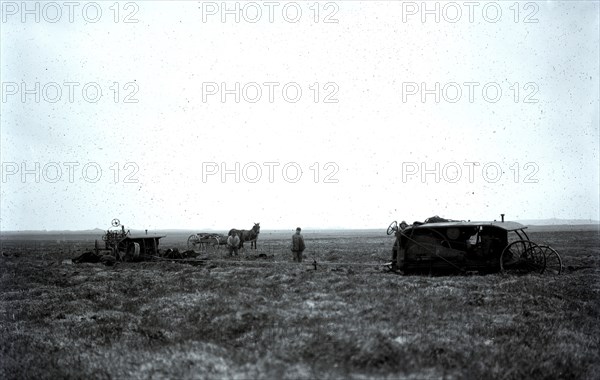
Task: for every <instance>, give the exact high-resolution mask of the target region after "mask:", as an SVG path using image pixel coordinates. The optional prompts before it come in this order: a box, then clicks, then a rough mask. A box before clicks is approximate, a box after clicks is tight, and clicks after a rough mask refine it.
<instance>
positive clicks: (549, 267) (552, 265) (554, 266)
mask: <svg viewBox="0 0 600 380" xmlns="http://www.w3.org/2000/svg"><path fill="white" fill-rule="evenodd" d="M539 247H540V249H541V250H542V252H543V253H544V257H545V258H546V270H545V271H544V273H548V274H551V275H557V274H560V273H561V272H562V269H563V264H562V259H561V258H560V255H559V254H558V252H556V250H555V249H554V248H552V247H550V246H548V245H540V246H539Z"/></svg>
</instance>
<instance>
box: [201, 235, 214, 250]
mask: <svg viewBox="0 0 600 380" xmlns="http://www.w3.org/2000/svg"><path fill="white" fill-rule="evenodd" d="M218 250H219V238H218V237H210V238H204V239H201V240H200V251H202V252H206V253H216V252H217V251H218Z"/></svg>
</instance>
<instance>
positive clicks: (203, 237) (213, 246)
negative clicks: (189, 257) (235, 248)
mask: <svg viewBox="0 0 600 380" xmlns="http://www.w3.org/2000/svg"><path fill="white" fill-rule="evenodd" d="M225 244H227V236H225V235H222V234H217V233H206V232H199V233H196V234H192V235H190V237H188V239H187V248H188V249H191V250H193V251H200V252H211V251H216V250H217V249H218V248H219V246H221V245H225Z"/></svg>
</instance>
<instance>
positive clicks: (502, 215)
mask: <svg viewBox="0 0 600 380" xmlns="http://www.w3.org/2000/svg"><path fill="white" fill-rule="evenodd" d="M500 216H501V217H502V223H504V214H500Z"/></svg>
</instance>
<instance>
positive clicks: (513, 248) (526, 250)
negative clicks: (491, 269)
mask: <svg viewBox="0 0 600 380" xmlns="http://www.w3.org/2000/svg"><path fill="white" fill-rule="evenodd" d="M545 267H546V256H545V255H544V252H543V250H542V249H541V248H540V247H539V246H538V245H537V244H535V243H534V242H531V241H529V240H517V241H513V242H512V243H510V244H509V245H508V246H506V248H504V251H502V254H501V255H500V270H501V271H502V272H505V273H529V272H537V273H543V272H544V269H545Z"/></svg>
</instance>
